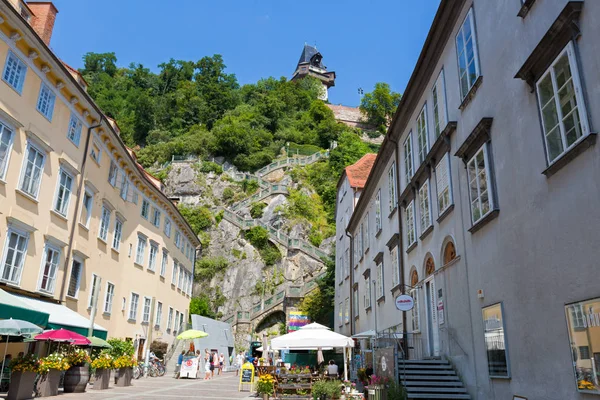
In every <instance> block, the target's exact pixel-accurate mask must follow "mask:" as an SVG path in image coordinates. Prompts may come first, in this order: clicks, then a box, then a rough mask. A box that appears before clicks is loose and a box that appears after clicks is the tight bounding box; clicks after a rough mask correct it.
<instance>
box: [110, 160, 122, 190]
mask: <svg viewBox="0 0 600 400" xmlns="http://www.w3.org/2000/svg"><path fill="white" fill-rule="evenodd" d="M118 175H119V167H117V164H115V162H114V161H112V160H111V161H110V167H109V169H108V183H110V184H111V185H112V186H117V176H118Z"/></svg>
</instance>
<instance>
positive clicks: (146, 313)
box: [142, 296, 152, 324]
mask: <svg viewBox="0 0 600 400" xmlns="http://www.w3.org/2000/svg"><path fill="white" fill-rule="evenodd" d="M150 308H152V299H151V298H150V297H145V296H144V313H143V314H142V323H144V324H147V323H149V322H150Z"/></svg>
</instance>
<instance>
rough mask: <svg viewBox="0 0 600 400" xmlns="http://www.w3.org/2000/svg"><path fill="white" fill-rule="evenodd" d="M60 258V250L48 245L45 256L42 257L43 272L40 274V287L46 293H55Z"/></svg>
mask: <svg viewBox="0 0 600 400" xmlns="http://www.w3.org/2000/svg"><path fill="white" fill-rule="evenodd" d="M59 260H60V251H59V250H58V249H57V248H55V247H51V246H49V245H46V249H45V252H44V258H43V259H42V273H41V276H40V284H39V289H40V290H41V291H43V292H46V293H54V285H55V283H56V271H57V270H58V263H59Z"/></svg>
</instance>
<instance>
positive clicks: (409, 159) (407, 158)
mask: <svg viewBox="0 0 600 400" xmlns="http://www.w3.org/2000/svg"><path fill="white" fill-rule="evenodd" d="M412 176H413V154H412V131H411V132H409V133H408V137H407V138H406V140H405V141H404V178H405V181H406V182H405V184H406V185H408V183H409V182H410V180H411V179H412Z"/></svg>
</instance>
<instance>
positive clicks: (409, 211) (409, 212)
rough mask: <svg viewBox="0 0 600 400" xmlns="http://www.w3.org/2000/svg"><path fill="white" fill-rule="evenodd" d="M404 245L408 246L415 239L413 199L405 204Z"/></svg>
mask: <svg viewBox="0 0 600 400" xmlns="http://www.w3.org/2000/svg"><path fill="white" fill-rule="evenodd" d="M405 211H406V246H407V247H410V246H411V245H412V244H413V243H415V242H416V241H417V237H416V232H415V201H414V200H413V201H411V202H410V203H409V204H408V206H406V210H405Z"/></svg>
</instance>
